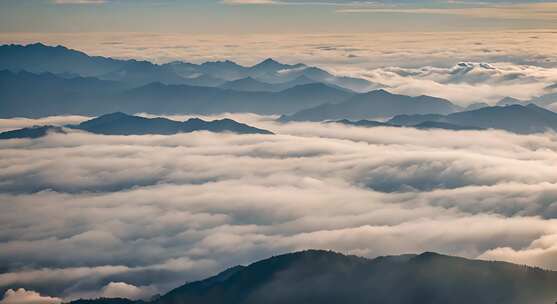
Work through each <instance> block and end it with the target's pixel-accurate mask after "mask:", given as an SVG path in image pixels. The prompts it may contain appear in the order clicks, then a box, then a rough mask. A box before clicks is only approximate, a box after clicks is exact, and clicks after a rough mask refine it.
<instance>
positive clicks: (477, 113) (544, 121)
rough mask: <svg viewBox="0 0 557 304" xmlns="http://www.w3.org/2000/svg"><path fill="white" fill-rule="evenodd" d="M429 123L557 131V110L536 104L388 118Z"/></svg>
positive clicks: (404, 122) (413, 123)
mask: <svg viewBox="0 0 557 304" xmlns="http://www.w3.org/2000/svg"><path fill="white" fill-rule="evenodd" d="M426 122H430V123H431V122H436V123H446V124H451V125H454V126H461V127H476V128H481V129H501V130H507V131H510V132H514V133H519V134H531V133H539V132H546V131H548V130H553V131H557V113H554V112H552V111H549V110H547V109H544V108H541V107H538V106H536V105H534V104H528V105H526V106H522V105H518V104H513V105H508V106H495V107H484V108H480V109H477V110H472V111H464V112H457V113H452V114H448V115H432V114H429V115H398V116H395V117H393V118H392V119H391V120H389V121H388V123H390V124H394V125H400V126H416V125H419V124H424V123H426Z"/></svg>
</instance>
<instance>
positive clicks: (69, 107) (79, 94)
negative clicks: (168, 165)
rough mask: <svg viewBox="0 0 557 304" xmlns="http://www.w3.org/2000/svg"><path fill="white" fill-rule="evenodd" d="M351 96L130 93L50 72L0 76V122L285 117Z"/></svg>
mask: <svg viewBox="0 0 557 304" xmlns="http://www.w3.org/2000/svg"><path fill="white" fill-rule="evenodd" d="M30 87H32V88H33V90H29V88H30ZM350 96H352V93H350V92H346V91H344V90H340V89H336V88H331V87H329V86H326V85H323V84H316V83H313V84H306V85H300V86H297V87H294V88H290V89H287V90H284V91H280V92H241V91H234V90H227V89H221V88H212V87H196V86H188V85H165V84H162V83H152V84H149V85H145V86H141V87H138V88H132V89H129V88H128V86H127V85H125V84H123V83H121V82H115V81H105V80H99V79H96V78H92V77H88V78H83V77H78V78H72V79H67V78H63V77H59V76H57V75H54V74H50V73H44V74H40V75H37V74H32V73H28V72H19V73H14V72H11V71H0V117H14V116H22V117H41V116H49V115H64V114H82V115H102V114H104V113H107V112H118V111H122V112H128V113H138V112H149V113H152V114H175V113H192V114H214V113H223V112H254V113H260V114H284V113H293V112H296V111H299V110H301V109H304V108H307V107H313V106H316V105H319V104H322V103H336V102H341V101H343V100H345V99H347V98H348V97H350Z"/></svg>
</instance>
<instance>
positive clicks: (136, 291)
mask: <svg viewBox="0 0 557 304" xmlns="http://www.w3.org/2000/svg"><path fill="white" fill-rule="evenodd" d="M156 293H157V290H156V288H154V287H152V286H144V287H137V286H134V285H131V284H126V283H124V282H110V283H108V284H107V285H106V286H105V287H103V288H102V290H101V296H102V297H105V298H127V299H132V300H138V299H148V298H149V297H151V296H153V295H155V294H156Z"/></svg>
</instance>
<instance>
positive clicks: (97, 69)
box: [0, 43, 125, 76]
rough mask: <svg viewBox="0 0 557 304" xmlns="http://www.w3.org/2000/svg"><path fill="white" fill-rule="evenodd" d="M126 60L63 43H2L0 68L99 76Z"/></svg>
mask: <svg viewBox="0 0 557 304" xmlns="http://www.w3.org/2000/svg"><path fill="white" fill-rule="evenodd" d="M124 63H125V61H122V60H115V59H111V58H105V57H98V56H95V57H93V56H88V55H87V54H85V53H83V52H79V51H75V50H70V49H67V48H65V47H63V46H56V47H51V46H46V45H44V44H42V43H35V44H29V45H25V46H22V45H13V44H10V45H0V70H12V71H21V70H25V71H29V72H33V73H44V72H51V73H55V74H57V73H75V74H79V75H82V76H96V75H102V74H106V73H110V72H112V71H115V70H117V69H119V68H120V67H121V66H122V65H123V64H124Z"/></svg>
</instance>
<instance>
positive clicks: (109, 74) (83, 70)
mask: <svg viewBox="0 0 557 304" xmlns="http://www.w3.org/2000/svg"><path fill="white" fill-rule="evenodd" d="M0 70H11V71H16V72H17V71H22V70H24V71H28V72H31V73H35V74H40V73H45V72H48V73H53V74H63V75H76V76H82V77H96V78H98V79H101V80H112V81H119V82H121V83H125V84H127V85H129V86H141V85H146V84H149V83H152V82H160V83H164V84H185V85H194V86H213V87H216V86H220V85H222V84H224V83H226V82H230V81H236V80H240V79H243V78H248V77H249V78H253V79H255V80H257V81H259V82H263V83H267V84H268V87H269V89H271V90H273V91H277V90H279V89H278V88H280V87H281V84H283V83H288V82H292V81H295V80H296V79H298V78H300V77H304V78H309V79H311V80H312V81H313V82H322V83H326V84H329V85H332V86H340V87H344V88H346V89H349V90H354V91H360V92H363V91H367V90H369V89H371V88H372V87H374V86H376V84H373V83H371V82H369V81H367V80H364V79H359V78H351V77H337V76H335V75H332V74H330V73H328V72H327V71H325V70H322V69H319V68H316V67H310V66H306V65H304V64H300V63H299V64H284V63H280V62H277V61H275V60H274V59H271V58H269V59H266V60H264V61H262V62H260V63H258V64H255V65H253V66H250V67H246V66H242V65H239V64H237V63H235V62H232V61H228V60H227V61H215V62H205V63H202V64H193V63H188V62H182V61H174V62H170V63H166V64H154V63H151V62H148V61H138V60H121V59H112V58H107V57H100V56H88V55H87V54H85V53H83V52H79V51H76V50H71V49H68V48H66V47H63V46H56V47H52V46H47V45H44V44H42V43H35V44H29V45H13V44H12V45H2V46H0ZM272 84H276V85H277V87H275V86H273V85H272ZM232 85H233V84H230V83H229V84H228V86H232ZM231 88H232V89H235V88H234V87H231Z"/></svg>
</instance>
